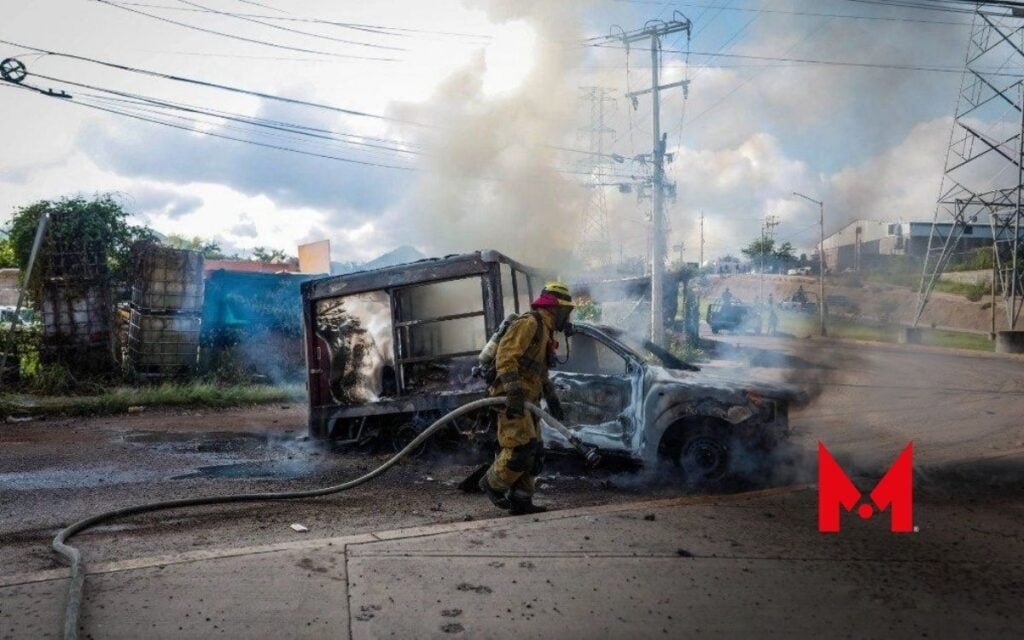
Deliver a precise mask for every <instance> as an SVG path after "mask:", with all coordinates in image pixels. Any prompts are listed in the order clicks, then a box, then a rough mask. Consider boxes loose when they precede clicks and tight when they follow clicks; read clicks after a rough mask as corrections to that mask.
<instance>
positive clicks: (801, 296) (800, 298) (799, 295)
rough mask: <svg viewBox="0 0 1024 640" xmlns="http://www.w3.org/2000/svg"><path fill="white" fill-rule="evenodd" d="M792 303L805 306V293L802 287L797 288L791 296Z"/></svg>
mask: <svg viewBox="0 0 1024 640" xmlns="http://www.w3.org/2000/svg"><path fill="white" fill-rule="evenodd" d="M793 302H799V303H800V304H807V292H806V291H804V285H800V286H799V287H798V288H797V290H796V293H794V294H793Z"/></svg>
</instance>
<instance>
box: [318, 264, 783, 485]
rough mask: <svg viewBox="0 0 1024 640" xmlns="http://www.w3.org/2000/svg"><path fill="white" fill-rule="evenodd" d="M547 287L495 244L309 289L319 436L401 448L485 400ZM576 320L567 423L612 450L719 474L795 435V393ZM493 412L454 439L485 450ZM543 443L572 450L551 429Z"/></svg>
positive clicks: (563, 374)
mask: <svg viewBox="0 0 1024 640" xmlns="http://www.w3.org/2000/svg"><path fill="white" fill-rule="evenodd" d="M542 286H543V274H542V273H540V272H539V271H537V270H535V269H531V268H529V267H526V266H524V265H522V264H520V263H518V262H516V261H515V260H512V259H510V258H508V257H507V256H504V255H502V254H500V253H498V252H495V251H480V252H476V253H471V254H466V255H457V256H449V257H446V258H440V259H433V260H423V261H419V262H414V263H411V264H405V265H400V266H394V267H388V268H384V269H377V270H373V271H365V272H360V273H353V274H348V275H342V276H334V277H329V278H323V279H319V280H314V281H310V282H306V283H303V285H302V299H303V315H304V321H305V332H306V357H307V362H308V364H309V367H308V368H309V375H308V387H309V401H310V406H309V428H310V434H311V436H313V437H316V438H331V439H334V440H340V441H342V442H344V443H348V444H357V443H369V442H371V441H374V442H377V443H381V442H383V443H386V444H389V445H390V446H393V447H394V448H396V449H397V448H400V447H402V446H404V445H405V444H406V443H408V442H409V441H410V440H411V439H412V438H414V437H415V436H416V435H417V433H418V432H419V431H420V430H422V429H424V428H426V427H427V426H428V425H429V424H431V423H432V422H433V421H434V420H435V419H436V418H438V417H440V416H441V415H443V414H445V413H447V412H449V411H451V410H453V409H455V408H457V407H459V406H461V405H463V404H465V403H467V402H470V401H472V400H476V399H478V398H481V397H484V395H486V385H485V384H484V382H483V380H481V379H480V378H478V377H476V376H474V375H473V367H474V366H475V365H476V364H477V356H478V354H479V352H480V350H481V349H482V348H483V346H484V344H485V343H486V341H487V338H488V336H489V335H491V334H492V333H493V332H494V331H495V330H496V329H497V327H498V325H499V324H500V323H501V321H502V320H503V319H504V318H505V317H506V315H507V314H512V313H525V312H526V311H527V310H528V309H529V303H530V300H532V299H533V297H534V295H535V294H536V293H538V292H539V291H540V289H541V287H542ZM574 327H575V331H574V333H573V335H572V337H571V338H569V339H568V340H567V341H565V342H566V343H567V344H565V345H563V347H562V353H560V364H559V366H558V367H557V368H556V369H554V370H552V374H551V378H552V381H553V382H554V385H555V387H556V389H557V393H558V395H559V397H560V399H561V402H562V405H563V409H564V410H565V413H566V421H565V423H566V426H568V427H569V428H570V429H572V430H573V431H575V432H576V433H577V434H578V435H579V437H580V438H581V440H582V441H583V442H584V443H585V444H587V445H589V446H592V447H596V448H597V449H598V450H599V451H600V452H601V454H602V455H603V456H616V455H617V456H622V457H626V458H631V459H633V460H636V461H640V462H648V463H649V462H653V461H656V460H658V459H659V458H663V459H669V460H672V461H674V462H675V463H677V464H678V465H679V466H681V467H683V468H685V469H686V470H687V475H692V476H696V477H698V478H701V477H713V476H715V475H719V474H721V473H723V472H724V471H725V470H726V469H727V468H728V466H729V461H730V455H731V452H732V451H733V449H734V448H735V447H736V446H740V445H742V446H744V447H746V448H753V449H760V450H764V449H770V448H771V447H773V446H774V445H775V444H776V443H777V442H778V441H779V440H780V439H781V438H782V437H784V436H785V434H786V431H787V428H788V424H787V415H788V405H789V402H790V400H792V399H793V397H794V396H793V394H792V393H790V392H789V391H787V390H784V389H779V388H767V387H765V386H763V385H749V384H743V383H739V382H732V381H728V380H724V379H717V378H715V377H713V376H711V375H709V374H706V373H704V372H702V371H700V370H699V368H698V367H695V366H693V365H690V364H688V363H685V362H682V361H680V360H679V359H677V358H675V357H674V356H673V355H672V354H671V353H669V352H667V351H665V350H663V349H661V348H659V347H658V346H656V345H654V344H652V343H650V342H648V341H644V340H642V339H639V340H638V339H634V338H631V337H630V336H628V335H626V334H625V333H624V332H622V331H621V330H618V329H615V328H613V327H602V326H597V325H591V324H587V323H577V324H575V325H574ZM492 416H493V414H492V413H491V412H490V411H488V410H482V411H480V412H478V414H477V415H471V416H468V417H464V418H462V419H460V420H459V421H457V422H455V423H454V425H453V427H452V429H451V433H449V434H445V437H446V438H448V441H449V443H451V442H454V443H456V444H457V445H458V444H459V443H466V444H473V445H479V444H484V445H485V446H486V445H487V443H489V442H492V441H493V430H494V426H493V422H494V421H493V419H492ZM544 437H545V442H546V444H547V446H548V447H549V448H551V449H559V448H567V447H568V443H567V442H565V439H564V438H563V437H562V436H560V435H559V434H558V433H556V432H555V431H553V430H550V429H547V428H546V427H545V429H544Z"/></svg>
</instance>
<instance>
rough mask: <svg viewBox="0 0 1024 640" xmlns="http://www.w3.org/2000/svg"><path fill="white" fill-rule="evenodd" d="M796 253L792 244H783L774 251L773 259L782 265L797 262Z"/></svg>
mask: <svg viewBox="0 0 1024 640" xmlns="http://www.w3.org/2000/svg"><path fill="white" fill-rule="evenodd" d="M794 251H795V249H793V245H792V243H789V242H783V243H782V244H780V245H779V247H778V248H777V249H775V250H774V251H772V258H773V259H774V260H775V261H777V262H782V263H788V262H796V256H795V255H794Z"/></svg>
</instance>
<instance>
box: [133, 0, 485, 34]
mask: <svg viewBox="0 0 1024 640" xmlns="http://www.w3.org/2000/svg"><path fill="white" fill-rule="evenodd" d="M118 4H119V5H123V6H130V7H146V8H150V9H164V10H167V11H185V12H191V13H204V11H202V10H200V9H189V8H187V7H172V6H168V5H164V4H151V3H145V2H119V3H118ZM234 15H240V16H245V17H247V18H261V19H263V20H278V21H284V22H304V23H307V24H322V25H327V26H332V27H338V28H343V29H350V30H354V31H361V32H365V33H375V34H378V35H386V36H392V37H397V38H410V37H415V36H416V35H417V34H419V35H432V36H450V37H457V38H475V39H479V40H491V39H493V37H492V36H490V35H488V34H483V33H465V32H458V31H439V30H434V29H417V28H410V27H395V26H388V25H374V24H362V23H358V22H339V21H337V20H326V19H323V18H300V17H287V18H286V17H284V16H268V15H265V14H262V13H234Z"/></svg>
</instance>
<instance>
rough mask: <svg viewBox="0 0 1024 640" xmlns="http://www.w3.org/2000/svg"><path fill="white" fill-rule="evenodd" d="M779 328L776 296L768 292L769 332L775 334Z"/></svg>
mask: <svg viewBox="0 0 1024 640" xmlns="http://www.w3.org/2000/svg"><path fill="white" fill-rule="evenodd" d="M778 330H779V314H777V313H775V298H774V296H772V294H770V293H769V294H768V333H769V334H770V335H773V336H774V335H775V334H776V333H777V332H778Z"/></svg>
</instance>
